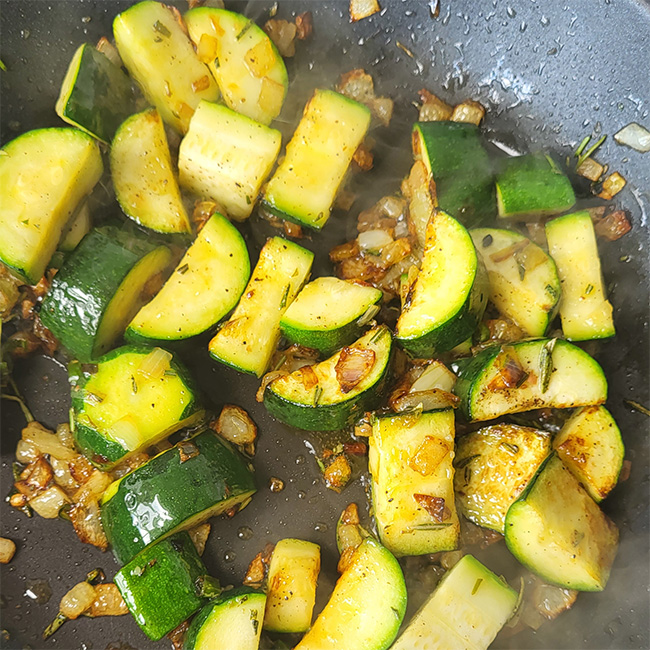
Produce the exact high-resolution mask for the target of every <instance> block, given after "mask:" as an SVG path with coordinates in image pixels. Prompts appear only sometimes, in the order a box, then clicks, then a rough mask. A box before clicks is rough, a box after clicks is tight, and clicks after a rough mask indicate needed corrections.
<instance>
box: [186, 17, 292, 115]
mask: <svg viewBox="0 0 650 650" xmlns="http://www.w3.org/2000/svg"><path fill="white" fill-rule="evenodd" d="M184 18H185V24H186V25H187V30H188V31H189V34H190V38H191V39H192V42H193V43H194V46H195V47H196V50H197V52H198V55H199V59H200V60H201V61H203V63H207V64H208V67H209V68H210V72H211V73H212V76H213V77H214V78H215V79H216V80H217V84H219V90H221V95H222V97H223V99H224V101H225V102H226V104H227V106H228V107H229V108H231V109H232V110H233V111H237V112H238V113H241V114H242V115H246V116H247V117H250V118H251V119H253V120H255V121H257V122H261V123H262V124H270V123H271V122H272V121H273V120H274V119H275V118H276V117H277V116H278V115H279V114H280V110H281V109H282V104H283V103H284V98H285V96H286V94H287V87H288V85H289V80H288V77H287V69H286V67H285V65H284V61H283V60H282V57H281V56H280V53H279V52H278V50H277V49H276V47H275V45H274V44H273V41H272V40H271V39H270V38H269V37H268V36H267V35H266V33H265V32H264V30H263V29H261V28H260V27H258V26H257V25H256V24H255V23H254V22H252V21H251V19H250V18H246V16H242V15H241V14H238V13H235V12H234V11H227V10H226V9H216V8H213V7H197V8H196V9H191V10H190V11H188V12H187V13H186V14H185V16H184Z"/></svg>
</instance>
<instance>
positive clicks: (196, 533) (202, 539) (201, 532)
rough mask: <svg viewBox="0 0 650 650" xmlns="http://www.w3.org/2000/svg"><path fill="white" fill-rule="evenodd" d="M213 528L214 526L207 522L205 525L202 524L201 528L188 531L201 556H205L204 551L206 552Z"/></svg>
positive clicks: (196, 527) (197, 527)
mask: <svg viewBox="0 0 650 650" xmlns="http://www.w3.org/2000/svg"><path fill="white" fill-rule="evenodd" d="M211 528H212V526H211V525H210V523H209V522H207V521H206V522H205V523H203V524H200V525H199V526H195V527H194V528H190V530H188V531H187V532H188V533H189V535H190V537H191V538H192V543H193V544H194V547H195V548H196V552H197V553H198V554H199V555H203V551H205V545H206V543H207V541H208V537H209V536H210V530H211Z"/></svg>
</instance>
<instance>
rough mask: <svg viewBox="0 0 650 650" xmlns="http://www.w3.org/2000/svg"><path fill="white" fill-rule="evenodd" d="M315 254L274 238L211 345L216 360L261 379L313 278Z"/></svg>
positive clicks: (262, 251) (269, 242) (266, 247)
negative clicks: (286, 317)
mask: <svg viewBox="0 0 650 650" xmlns="http://www.w3.org/2000/svg"><path fill="white" fill-rule="evenodd" d="M313 259H314V254H313V253H312V252H311V251H308V250H307V249H305V248H302V246H298V244H294V243H293V242H290V241H288V240H286V239H282V238H281V237H273V238H271V239H269V240H268V241H267V242H266V244H264V247H263V248H262V250H261V251H260V257H259V259H258V261H257V264H256V265H255V268H254V269H253V274H252V276H251V279H250V281H249V282H248V285H247V287H246V289H245V291H244V294H243V295H242V297H241V299H240V301H239V304H238V305H237V307H236V308H235V311H234V313H233V315H232V316H231V317H230V319H229V320H228V321H227V322H226V323H225V324H224V325H223V327H222V328H221V329H220V330H219V331H218V332H217V334H216V335H215V336H214V338H213V339H212V340H211V341H210V346H209V349H210V354H211V355H212V357H213V358H215V359H216V360H217V361H220V362H221V363H225V364H226V365H227V366H232V367H233V368H236V369H237V370H241V371H243V372H248V373H251V374H253V375H257V376H258V377H261V376H262V375H263V374H264V373H265V372H266V370H267V368H268V366H269V363H270V362H271V357H272V356H273V353H274V352H275V348H276V346H277V344H278V340H279V338H280V319H281V318H282V315H283V314H284V312H285V311H286V309H287V307H288V306H289V305H290V304H291V303H292V302H293V299H294V298H295V297H296V295H297V294H298V292H299V291H300V289H301V288H302V286H303V284H304V283H305V282H306V281H307V278H308V277H309V272H310V270H311V265H312V262H313Z"/></svg>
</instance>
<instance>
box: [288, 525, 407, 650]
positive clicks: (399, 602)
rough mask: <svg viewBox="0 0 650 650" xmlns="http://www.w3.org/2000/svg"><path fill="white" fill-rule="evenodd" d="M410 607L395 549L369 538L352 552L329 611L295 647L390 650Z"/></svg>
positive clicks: (329, 605)
mask: <svg viewBox="0 0 650 650" xmlns="http://www.w3.org/2000/svg"><path fill="white" fill-rule="evenodd" d="M405 611H406V585H405V584H404V575H403V574H402V569H401V568H400V566H399V564H398V562H397V560H396V559H395V558H394V557H393V555H392V554H391V553H390V551H388V550H387V549H385V548H384V547H383V546H382V545H381V544H379V542H377V541H376V540H374V539H373V538H370V537H369V538H367V539H365V540H364V541H363V542H362V543H361V545H360V546H359V547H358V548H357V550H356V551H355V552H354V554H353V555H352V558H351V561H350V564H349V565H348V567H347V568H346V570H345V571H344V572H343V575H342V576H341V577H340V578H339V579H338V581H337V583H336V586H335V587H334V591H333V592H332V595H331V596H330V599H329V602H328V603H327V605H326V606H325V609H323V611H322V612H321V613H320V614H319V615H318V618H317V619H316V622H315V623H314V625H313V626H312V628H311V629H310V630H309V632H307V634H305V636H304V637H303V638H302V641H301V642H300V643H299V644H298V645H297V646H296V649H295V650H339V649H340V648H354V649H355V650H386V648H388V647H390V644H391V643H392V642H393V639H394V638H395V637H396V636H397V631H398V630H399V626H400V625H401V623H402V619H403V618H404V613H405Z"/></svg>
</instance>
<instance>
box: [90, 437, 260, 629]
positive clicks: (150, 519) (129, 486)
mask: <svg viewBox="0 0 650 650" xmlns="http://www.w3.org/2000/svg"><path fill="white" fill-rule="evenodd" d="M254 493H255V482H254V479H253V474H252V472H251V470H250V469H249V464H248V463H246V462H245V461H244V459H243V458H242V457H241V456H240V455H239V454H238V453H237V452H236V451H235V450H234V449H233V448H232V447H230V445H228V443H227V442H225V441H223V440H222V439H221V438H219V437H218V436H217V435H216V434H214V433H213V432H212V431H204V432H203V433H200V434H197V435H195V436H192V437H191V438H187V439H185V440H183V441H181V442H179V443H178V444H176V445H175V446H174V447H172V448H171V449H167V450H166V451H163V452H162V453H160V454H158V455H157V456H155V457H154V458H152V459H151V460H149V461H147V462H146V463H145V464H144V465H141V466H140V467H138V468H137V469H135V470H133V471H132V472H130V473H129V474H127V475H126V476H123V477H122V478H120V479H118V480H117V481H114V482H113V483H112V484H111V485H109V486H108V489H107V490H106V492H105V493H104V497H103V498H102V503H101V513H102V524H103V526H104V532H105V533H106V537H107V538H108V541H109V543H110V544H111V546H112V547H113V553H114V554H115V557H116V558H117V560H118V562H121V563H125V562H129V561H130V560H131V558H132V557H134V556H135V555H136V554H137V553H139V552H140V551H141V550H142V549H143V548H146V547H147V546H149V544H152V543H153V542H155V541H156V540H159V539H161V538H163V537H167V536H168V535H172V534H173V533H175V532H177V531H179V530H186V529H189V528H193V527H194V526H198V525H199V524H201V523H203V522H204V521H206V520H207V519H209V518H210V517H213V516H216V515H220V514H222V513H223V512H225V511H226V510H229V509H231V508H233V507H235V506H238V505H239V504H241V503H242V502H244V501H246V500H247V499H250V497H251V496H252V495H253V494H254ZM260 620H261V619H260Z"/></svg>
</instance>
